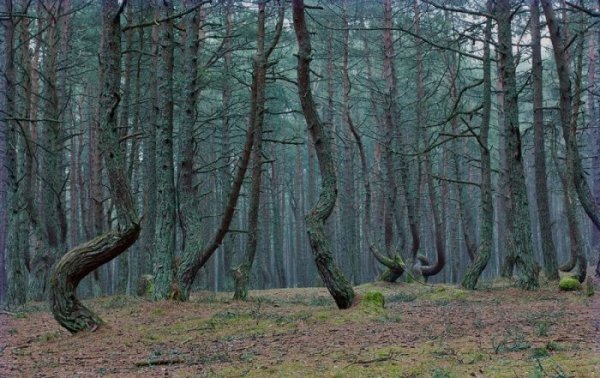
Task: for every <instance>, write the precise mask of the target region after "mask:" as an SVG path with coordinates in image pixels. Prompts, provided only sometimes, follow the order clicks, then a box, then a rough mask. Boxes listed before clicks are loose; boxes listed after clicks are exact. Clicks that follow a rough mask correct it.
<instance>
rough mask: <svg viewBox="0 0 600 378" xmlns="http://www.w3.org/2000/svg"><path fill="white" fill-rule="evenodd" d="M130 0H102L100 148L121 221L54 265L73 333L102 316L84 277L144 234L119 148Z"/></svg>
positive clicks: (55, 295)
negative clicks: (83, 292) (125, 14)
mask: <svg viewBox="0 0 600 378" xmlns="http://www.w3.org/2000/svg"><path fill="white" fill-rule="evenodd" d="M125 4H126V1H123V3H122V5H121V6H120V7H119V2H118V0H104V1H103V2H102V44H101V47H100V84H101V88H102V89H101V93H100V149H101V151H102V155H103V156H104V163H105V166H106V170H107V173H108V179H109V190H110V194H111V196H112V199H113V202H114V205H115V208H116V212H117V222H118V225H117V227H116V228H115V229H113V230H111V231H109V232H107V233H105V234H103V235H100V236H98V237H96V238H94V239H92V240H90V241H88V242H86V243H84V244H82V245H79V246H77V247H75V248H74V249H72V250H70V251H69V252H67V253H66V254H65V255H64V256H63V257H62V258H61V259H60V260H59V261H58V263H57V264H56V265H55V266H54V268H53V270H52V275H51V278H50V306H51V309H52V314H53V315H54V318H55V319H56V320H57V321H58V322H59V323H60V325H62V326H63V327H65V328H66V329H67V330H69V331H70V332H72V333H76V332H79V331H82V330H88V329H89V330H94V329H96V328H97V327H98V326H99V325H101V324H102V323H103V322H102V319H100V317H98V315H96V314H95V313H94V312H92V311H91V310H90V309H88V308H87V307H85V306H84V305H83V304H82V303H81V302H80V301H79V300H78V299H77V297H76V295H75V290H76V288H77V285H78V284H79V282H80V281H81V280H82V279H83V278H84V277H85V276H86V275H87V274H88V273H90V272H92V271H93V270H95V269H96V268H98V267H99V266H101V265H103V264H105V263H107V262H109V261H110V260H112V259H114V258H115V257H117V256H119V255H120V254H121V253H122V252H124V251H125V250H127V248H129V247H130V246H131V245H132V244H133V243H134V242H135V241H136V240H137V238H138V235H139V233H140V222H139V219H138V216H137V214H136V211H135V207H134V203H133V198H132V195H131V191H130V188H129V182H128V179H127V176H126V174H127V172H126V171H125V170H123V169H122V167H123V156H122V152H121V149H120V148H119V128H118V125H117V114H118V113H117V109H118V107H119V101H120V95H119V83H120V80H121V72H120V66H121V29H120V15H121V12H122V11H123V8H124V6H125Z"/></svg>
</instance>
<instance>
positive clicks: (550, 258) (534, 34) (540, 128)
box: [529, 0, 559, 280]
mask: <svg viewBox="0 0 600 378" xmlns="http://www.w3.org/2000/svg"><path fill="white" fill-rule="evenodd" d="M539 7H540V5H539V0H531V1H530V5H529V8H530V11H531V38H532V41H531V49H532V53H531V54H532V60H533V61H532V87H533V133H534V143H533V148H534V154H535V188H536V200H537V210H538V211H537V216H538V222H539V224H540V238H541V241H542V255H543V257H544V273H545V274H546V277H547V278H548V279H550V280H557V279H558V278H559V277H558V263H557V262H556V247H555V246H554V241H553V239H552V222H551V220H550V219H551V218H550V203H549V201H548V186H547V181H546V177H547V176H546V154H545V147H544V144H545V141H544V110H543V106H544V98H543V85H542V83H543V81H542V80H543V79H542V74H543V68H542V48H541V35H540V34H541V33H540V20H539V19H540V10H539Z"/></svg>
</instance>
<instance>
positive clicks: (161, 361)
mask: <svg viewBox="0 0 600 378" xmlns="http://www.w3.org/2000/svg"><path fill="white" fill-rule="evenodd" d="M184 362H185V361H184V360H183V359H181V358H165V359H158V360H146V361H138V362H136V363H135V366H137V367H144V366H157V365H173V364H182V363H184Z"/></svg>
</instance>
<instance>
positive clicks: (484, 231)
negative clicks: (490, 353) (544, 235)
mask: <svg viewBox="0 0 600 378" xmlns="http://www.w3.org/2000/svg"><path fill="white" fill-rule="evenodd" d="M487 4H488V10H490V9H491V7H492V1H491V0H488V2H487ZM484 38H485V40H484V44H483V113H482V118H481V127H480V129H479V137H478V142H479V151H480V156H481V185H480V188H481V230H480V238H479V239H480V243H481V244H480V245H479V247H478V250H477V252H476V253H475V256H474V258H473V261H472V263H471V265H470V266H469V268H468V269H467V272H466V273H465V276H464V277H463V280H462V286H463V287H464V288H465V289H470V290H474V289H475V287H476V286H477V281H478V280H479V277H480V276H481V273H483V270H484V269H485V267H486V266H487V264H488V261H489V260H490V256H491V253H492V239H493V229H494V206H493V197H492V166H491V165H492V163H491V156H490V148H489V143H488V137H489V131H490V115H491V111H492V109H491V108H492V77H491V57H490V41H491V39H492V18H491V17H488V18H487V20H486V23H485V34H484Z"/></svg>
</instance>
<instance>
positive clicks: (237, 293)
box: [233, 2, 285, 300]
mask: <svg viewBox="0 0 600 378" xmlns="http://www.w3.org/2000/svg"><path fill="white" fill-rule="evenodd" d="M284 9H285V8H283V5H281V4H280V6H279V19H278V22H277V27H276V32H275V36H274V39H273V42H272V43H271V46H270V47H269V48H268V49H267V50H266V51H265V18H266V16H265V3H264V2H260V3H259V4H258V24H257V36H256V40H257V45H256V54H255V56H254V74H253V75H252V91H251V93H252V99H251V108H250V117H249V122H250V123H251V124H252V126H251V127H250V128H251V129H253V130H254V147H253V153H252V154H253V162H252V164H253V165H252V184H251V188H250V205H249V209H248V239H249V240H248V244H247V246H246V251H245V253H244V255H243V257H242V263H241V264H240V265H239V266H238V267H236V268H235V269H234V271H233V279H234V294H233V298H234V299H238V300H246V299H247V298H248V285H249V283H250V272H251V270H252V265H253V264H254V257H255V256H256V249H257V246H258V235H259V234H260V230H259V227H258V226H259V219H258V212H259V205H260V192H261V182H262V165H263V159H262V154H263V151H262V142H263V123H264V113H265V90H266V84H267V64H268V59H269V55H270V54H271V52H272V51H273V50H274V48H275V46H276V45H277V43H278V41H279V36H280V35H281V31H282V29H283V19H284Z"/></svg>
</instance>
